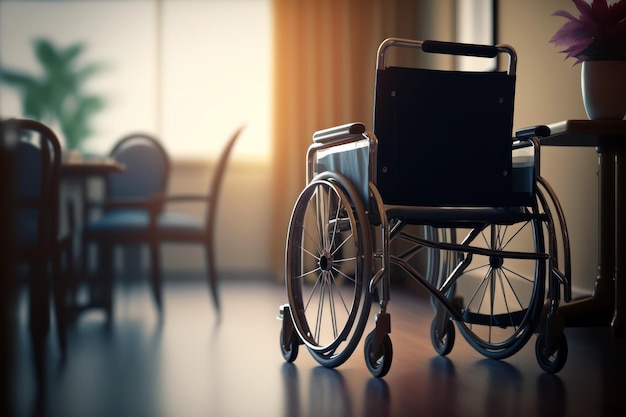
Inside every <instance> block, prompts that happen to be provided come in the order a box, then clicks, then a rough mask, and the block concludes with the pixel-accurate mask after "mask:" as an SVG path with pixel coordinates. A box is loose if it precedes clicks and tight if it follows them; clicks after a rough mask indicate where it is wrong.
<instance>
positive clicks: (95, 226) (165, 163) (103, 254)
mask: <svg viewBox="0 0 626 417" xmlns="http://www.w3.org/2000/svg"><path fill="white" fill-rule="evenodd" d="M109 156H110V157H111V158H113V159H114V160H115V161H117V162H119V163H121V164H122V165H124V170H123V171H122V172H119V173H113V174H110V175H108V176H107V178H106V181H105V187H104V196H103V198H102V199H101V200H98V201H96V200H93V199H87V200H86V202H85V213H84V219H83V225H84V227H83V233H82V268H83V277H88V276H89V264H88V260H89V256H88V255H89V252H88V251H89V247H90V246H91V245H92V244H95V245H96V246H97V257H96V264H97V265H96V273H95V274H94V275H95V277H94V278H95V279H91V280H88V282H89V286H88V288H89V292H90V300H89V302H88V304H89V305H88V306H89V307H101V308H104V309H105V311H106V313H107V317H108V319H109V321H110V320H111V319H112V314H113V290H114V276H113V275H114V270H115V265H114V259H115V257H114V254H115V253H114V250H115V247H116V246H121V245H140V246H142V245H147V246H148V247H149V253H150V256H149V257H150V277H151V287H152V294H153V298H154V302H155V304H156V307H157V310H158V312H159V316H160V315H161V314H162V296H161V275H160V268H158V265H159V251H158V244H157V241H156V238H155V236H156V234H155V232H156V229H155V224H154V221H152V220H153V219H155V216H153V215H151V214H150V213H154V214H155V215H156V214H157V213H158V212H159V211H160V203H159V199H157V198H156V197H158V196H160V195H162V194H164V193H165V190H166V187H167V181H168V177H169V172H170V159H169V156H168V154H167V152H166V150H165V148H164V147H163V146H162V145H161V143H160V142H159V140H157V139H156V138H155V137H154V136H151V135H149V134H144V133H133V134H130V135H127V136H125V137H123V138H122V139H120V140H119V141H118V142H117V143H116V145H115V146H114V147H113V149H112V150H111V152H110V155H109ZM96 211H98V212H99V215H94V213H96Z"/></svg>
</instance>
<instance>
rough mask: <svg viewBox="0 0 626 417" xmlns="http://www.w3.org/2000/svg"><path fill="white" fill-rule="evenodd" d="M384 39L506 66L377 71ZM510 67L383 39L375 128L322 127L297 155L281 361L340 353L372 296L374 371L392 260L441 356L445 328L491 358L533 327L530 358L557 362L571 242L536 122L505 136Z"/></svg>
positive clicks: (501, 49)
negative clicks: (423, 306) (544, 166)
mask: <svg viewBox="0 0 626 417" xmlns="http://www.w3.org/2000/svg"><path fill="white" fill-rule="evenodd" d="M397 48H404V50H406V49H412V50H414V51H415V53H416V54H418V55H424V56H425V54H445V55H453V56H460V57H465V56H469V57H475V58H478V59H482V58H491V59H497V60H501V59H502V58H503V57H508V65H506V67H507V68H506V70H499V69H496V70H486V71H459V70H454V71H452V70H445V69H444V70H442V69H432V68H412V67H411V68H406V67H400V66H391V65H389V66H387V65H386V62H385V61H386V60H387V56H388V52H389V51H391V50H394V49H397ZM475 58H473V59H475ZM498 62H500V61H498ZM516 64H517V57H516V53H515V50H514V49H513V48H512V47H510V46H508V45H496V46H487V45H475V44H462V43H454V42H441V41H430V40H425V41H417V40H408V39H399V38H389V39H386V40H384V41H383V42H382V43H381V44H380V46H379V49H378V55H377V65H376V80H375V85H376V86H375V97H374V107H375V108H374V123H373V132H372V131H367V130H366V127H365V125H364V124H362V123H351V124H346V125H342V126H337V127H332V128H328V129H324V130H320V131H318V132H315V133H314V134H313V143H312V144H311V145H310V147H309V149H308V152H307V159H306V163H307V185H306V187H305V188H304V189H303V190H302V192H301V193H300V195H299V197H298V198H297V200H296V203H295V206H294V208H293V211H292V214H291V219H290V223H289V229H288V234H287V241H286V255H285V285H286V292H287V299H288V302H287V303H286V304H284V305H281V306H280V308H279V317H278V318H279V319H282V326H281V330H280V348H281V353H282V355H283V358H284V359H285V361H287V362H293V361H294V360H295V359H296V357H297V355H298V349H299V347H300V346H301V345H304V346H305V347H306V349H307V350H308V351H309V352H310V354H311V355H312V356H313V358H314V359H315V360H316V361H317V362H318V363H319V364H321V365H323V366H325V367H329V368H334V367H337V366H339V365H341V364H343V363H344V362H345V361H346V360H347V359H348V358H349V357H350V356H351V355H352V353H354V351H355V349H356V347H357V345H358V344H359V342H360V340H361V337H362V336H363V333H364V329H365V327H366V325H367V323H368V321H369V320H370V310H371V307H372V305H375V306H376V305H377V306H378V311H377V312H376V313H375V315H374V322H375V326H374V329H373V330H372V331H371V332H370V333H369V334H368V335H367V336H366V337H365V341H364V344H363V348H364V354H365V363H366V366H367V368H368V369H369V371H370V372H371V374H372V375H373V376H375V377H383V376H385V375H386V374H387V373H388V371H389V370H390V367H391V362H392V357H393V347H392V343H391V338H390V336H389V335H390V332H391V319H390V314H389V313H388V312H387V306H388V303H389V300H390V286H391V273H392V271H393V272H394V273H395V272H396V271H400V272H403V273H406V274H408V276H410V277H412V278H413V279H415V280H416V281H417V282H418V283H419V284H421V285H422V286H423V287H424V288H425V290H427V293H428V294H429V296H430V298H431V304H432V306H433V309H434V318H433V321H432V324H431V327H430V338H431V342H432V344H433V347H434V350H435V351H436V352H437V353H438V354H439V355H447V354H449V353H450V352H451V350H452V348H453V345H454V341H455V332H456V330H455V324H456V328H457V329H458V331H460V333H461V334H462V336H463V337H464V338H465V340H466V341H467V342H468V343H469V345H471V346H472V347H473V348H474V349H475V350H476V351H477V352H479V353H480V354H482V355H484V356H486V357H488V358H492V359H498V360H500V359H505V358H508V357H510V356H512V355H513V354H515V353H517V352H518V351H519V350H520V349H521V348H522V347H524V346H525V344H526V343H527V342H528V341H529V340H530V338H531V336H532V335H533V334H537V338H536V344H535V353H536V358H537V361H538V364H539V365H540V367H541V368H542V369H543V370H544V371H545V372H547V373H556V372H558V371H560V370H561V369H562V367H563V366H564V365H565V362H566V360H567V340H566V338H565V335H564V333H563V327H564V326H563V320H562V319H561V318H560V317H559V311H558V307H559V302H560V300H561V296H563V298H564V299H565V301H567V302H569V301H570V300H571V284H570V276H571V274H570V269H571V267H570V248H569V238H568V234H567V227H566V223H565V217H564V213H563V210H562V208H561V205H560V203H559V201H558V199H557V197H556V195H555V192H554V191H553V189H552V188H551V187H550V185H549V184H548V183H547V182H546V181H545V179H543V178H542V177H541V175H540V170H539V168H540V141H539V138H540V137H541V135H542V131H541V128H540V127H537V128H534V127H530V128H526V129H521V130H519V131H518V132H517V134H516V135H515V136H514V135H513V134H512V126H513V102H514V93H515V69H516ZM499 66H504V65H503V64H499ZM559 254H561V256H560V257H559Z"/></svg>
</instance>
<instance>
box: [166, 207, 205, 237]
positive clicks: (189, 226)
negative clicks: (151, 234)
mask: <svg viewBox="0 0 626 417" xmlns="http://www.w3.org/2000/svg"><path fill="white" fill-rule="evenodd" d="M158 226H159V230H161V231H164V232H168V233H176V234H179V233H185V234H187V233H198V234H200V233H203V232H204V222H203V220H201V219H199V218H197V217H194V216H191V215H187V214H183V213H167V212H165V213H162V214H161V215H160V216H159V220H158Z"/></svg>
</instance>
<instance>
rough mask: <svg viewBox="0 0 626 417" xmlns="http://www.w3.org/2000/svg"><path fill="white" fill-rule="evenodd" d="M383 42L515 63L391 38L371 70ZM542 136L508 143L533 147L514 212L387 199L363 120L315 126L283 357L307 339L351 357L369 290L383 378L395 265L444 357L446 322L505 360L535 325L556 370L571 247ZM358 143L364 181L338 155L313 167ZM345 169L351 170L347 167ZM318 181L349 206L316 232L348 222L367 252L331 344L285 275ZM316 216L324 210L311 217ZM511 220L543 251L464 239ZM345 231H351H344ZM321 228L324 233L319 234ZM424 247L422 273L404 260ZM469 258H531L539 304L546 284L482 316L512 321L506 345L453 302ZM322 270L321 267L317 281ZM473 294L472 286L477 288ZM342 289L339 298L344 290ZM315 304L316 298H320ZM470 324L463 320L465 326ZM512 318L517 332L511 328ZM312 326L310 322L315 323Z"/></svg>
mask: <svg viewBox="0 0 626 417" xmlns="http://www.w3.org/2000/svg"><path fill="white" fill-rule="evenodd" d="M390 47H404V48H418V49H422V51H424V52H432V53H443V54H452V55H462V56H468V55H469V56H478V57H495V56H497V55H498V54H500V53H506V54H508V55H509V65H508V70H507V73H508V74H514V73H515V68H516V63H517V60H516V54H515V51H514V50H513V48H511V47H510V46H508V45H497V46H495V47H494V46H483V45H469V44H459V43H451V42H437V41H413V40H407V39H397V38H391V39H386V40H385V41H383V43H382V44H381V45H380V47H379V50H378V57H377V71H378V70H379V69H382V68H384V67H385V54H386V52H387V50H388V49H389V48H390ZM540 133H541V132H537V131H535V130H532V129H528V130H526V131H524V132H523V134H522V135H518V137H517V138H516V140H515V141H514V142H513V144H512V147H511V149H512V150H516V149H521V148H524V147H528V146H530V147H532V154H533V160H534V171H533V176H532V189H533V192H532V196H531V199H532V209H531V210H530V211H527V210H522V208H520V207H514V208H513V209H509V208H499V207H488V208H484V207H483V208H475V207H473V206H472V207H457V208H450V207H420V208H418V207H403V206H396V205H389V204H385V202H384V200H383V197H382V195H381V192H380V189H379V188H378V186H377V184H378V181H377V180H378V178H377V175H378V145H379V143H378V139H377V137H376V135H375V134H374V133H373V132H368V131H366V128H365V126H364V125H363V124H361V123H351V124H346V125H342V126H337V127H333V128H329V129H325V130H321V131H318V132H315V133H314V135H313V142H314V143H313V144H312V145H311V146H310V147H309V149H308V151H307V161H306V164H307V165H306V166H307V174H306V176H307V187H306V188H305V190H303V192H302V194H301V195H300V197H299V199H298V202H297V203H296V207H294V213H293V214H292V219H291V222H290V231H289V234H288V237H287V254H286V270H285V274H286V284H287V291H288V296H289V298H290V300H289V303H288V304H285V305H282V306H281V307H280V315H279V318H281V319H283V325H282V328H281V336H280V345H281V352H282V354H283V357H284V358H285V360H286V361H288V362H292V361H293V360H295V358H296V356H297V352H298V346H299V345H301V344H305V345H306V347H307V348H308V350H309V351H310V352H311V354H312V355H313V357H314V358H315V359H316V360H317V361H318V362H319V363H321V364H322V365H324V366H327V367H335V366H339V365H340V364H342V363H343V362H344V361H345V360H347V359H348V357H350V355H351V354H352V352H353V350H354V349H355V347H356V344H357V343H358V341H359V339H360V337H361V335H362V332H363V328H364V326H365V321H366V320H368V319H369V308H370V305H371V303H372V301H371V297H372V294H374V293H376V294H377V296H378V304H379V311H378V313H376V315H375V328H374V330H373V331H372V332H371V333H370V334H369V335H368V336H367V338H366V340H365V348H364V350H365V358H366V365H367V367H368V369H369V370H370V372H371V373H372V374H373V375H374V376H376V377H382V376H384V375H385V374H386V373H387V372H388V371H389V369H390V366H391V360H392V346H391V340H390V338H389V333H390V331H391V325H390V321H391V320H390V315H389V313H387V305H388V303H389V300H390V286H391V280H390V279H391V277H390V272H391V266H392V265H395V266H397V267H399V268H401V269H402V270H403V271H404V272H406V273H407V274H408V275H409V276H411V277H412V278H413V279H415V280H416V281H417V282H418V283H419V284H420V285H421V286H423V287H424V288H425V289H426V290H427V291H428V293H429V294H430V295H431V297H432V300H433V307H434V309H435V313H436V314H435V319H434V320H433V323H432V326H431V341H432V342H433V345H434V347H435V350H436V351H437V352H438V353H439V354H440V355H447V354H448V353H449V352H450V351H451V349H452V345H453V343H454V326H453V324H452V321H455V322H457V323H458V324H459V328H460V329H461V331H462V332H463V335H464V336H465V338H466V339H467V340H468V342H470V344H472V346H474V347H475V348H476V350H478V351H479V352H480V353H482V354H484V355H486V356H488V357H491V358H495V359H503V358H506V357H508V356H511V355H512V354H514V353H516V352H517V351H518V350H519V349H521V347H523V346H524V345H525V343H526V342H527V341H528V339H529V338H530V336H531V335H532V334H533V333H534V332H535V330H536V329H537V327H539V336H538V338H537V343H536V355H537V360H538V363H539V364H540V366H541V367H542V368H543V369H544V371H546V372H549V373H555V372H558V371H559V370H560V369H561V368H562V367H563V366H564V364H565V361H566V359H567V341H566V339H565V337H564V334H563V323H562V320H561V319H560V317H559V314H558V306H559V302H560V298H561V291H560V287H561V286H563V297H564V299H565V301H570V300H571V283H570V280H569V277H570V276H571V267H570V257H569V253H570V249H569V237H568V233H567V227H566V224H565V217H564V213H563V210H562V208H561V206H560V203H559V201H558V199H557V197H556V194H555V193H554V190H553V189H552V188H551V187H550V185H549V184H548V183H547V182H546V181H545V179H543V178H542V177H541V176H540V172H539V169H540V146H539V140H538V136H540ZM363 148H366V150H367V156H366V158H367V160H368V165H367V171H368V172H367V173H366V175H367V177H368V180H367V181H364V179H363V178H362V176H363V175H362V174H363V172H362V169H363V167H362V164H359V163H358V157H357V163H356V164H355V163H354V161H353V163H352V166H357V169H356V170H357V171H358V172H354V169H353V170H352V171H350V172H348V173H347V174H346V172H344V170H343V169H342V168H343V166H342V162H341V161H340V162H339V164H338V165H339V170H333V169H330V170H324V171H322V172H320V171H321V170H320V169H319V168H320V166H319V165H320V164H319V163H320V155H323V154H324V153H325V152H326V153H329V152H330V154H333V155H336V154H342V153H341V151H336V150H337V149H339V150H343V151H346V150H347V151H348V152H347V153H343V155H347V156H349V152H360V155H361V157H364V151H363ZM332 150H335V152H331V151H332ZM348 165H350V164H348ZM323 169H324V168H323ZM349 170H350V167H349V168H348V171H349ZM316 185H319V186H320V187H322V189H324V190H327V191H328V198H327V199H326V200H325V201H323V204H324V206H330V205H331V204H330V203H331V201H332V202H333V203H334V202H335V201H334V200H333V199H331V198H330V195H331V192H336V193H337V199H338V200H345V202H346V204H345V205H344V206H342V207H344V209H342V210H343V211H344V212H345V211H352V214H351V213H346V214H341V218H340V214H339V212H340V211H341V210H340V209H339V207H340V204H339V203H341V201H339V203H338V204H337V210H336V212H334V216H335V217H334V219H333V218H332V216H331V220H330V221H329V222H328V224H327V225H325V226H326V227H325V228H323V230H322V228H319V230H320V231H326V230H328V232H329V233H330V229H333V230H332V233H333V238H332V239H333V240H334V236H335V234H336V232H337V231H338V230H340V229H342V227H343V226H342V224H344V223H345V224H347V223H348V222H351V223H353V224H354V225H355V226H356V227H355V228H356V229H358V230H357V232H358V233H357V234H358V235H359V236H358V240H359V241H358V242H357V243H356V246H358V247H361V246H362V247H364V248H365V250H363V252H364V253H359V252H360V250H359V249H358V248H357V253H356V254H355V256H354V259H355V272H354V275H355V276H354V288H355V292H354V294H358V297H359V300H353V303H352V305H351V308H352V309H353V310H350V314H349V315H348V316H349V317H348V318H347V319H346V324H345V327H344V329H343V331H341V332H339V331H338V330H337V329H334V331H333V336H331V337H330V339H331V343H329V344H320V343H318V340H319V339H320V336H319V335H318V334H317V333H316V335H315V336H313V335H311V332H310V331H309V326H308V323H306V319H304V320H303V319H302V316H301V315H302V314H304V311H303V310H305V309H306V307H307V306H308V303H309V302H310V301H311V298H312V294H311V296H310V297H309V299H308V301H307V302H306V305H305V303H304V302H303V301H302V300H300V298H302V294H300V293H299V291H300V290H299V289H298V288H296V289H293V288H292V287H291V279H290V275H292V273H293V271H294V268H295V267H299V268H300V270H302V269H303V268H302V265H295V266H294V265H292V264H293V263H296V264H297V263H298V262H297V261H298V258H297V256H298V255H297V254H296V255H295V256H296V258H295V262H294V261H293V260H292V259H291V257H290V256H293V255H290V250H291V247H292V246H294V245H295V242H294V241H292V240H298V239H300V240H303V239H307V237H306V236H304V237H303V235H302V232H301V231H300V230H299V229H300V228H304V224H303V223H300V220H301V217H304V215H305V214H306V210H307V208H306V207H308V206H307V204H309V203H310V202H311V201H313V200H315V204H313V206H315V205H316V204H319V199H320V196H319V195H318V194H321V192H320V191H319V190H317V189H316V190H313V189H311V187H312V186H316ZM333 190H334V191H333ZM324 192H326V191H324ZM324 198H325V197H324ZM324 198H322V200H324ZM302 201H304V204H305V206H304V208H300V209H299V207H302V204H301V202H302ZM348 206H349V207H348ZM345 208H350V210H345ZM325 209H326V208H325ZM303 210H305V211H303ZM328 210H330V209H328ZM416 210H417V211H416ZM316 213H317V212H316ZM329 213H330V211H329ZM415 213H417V216H418V217H420V218H421V220H420V221H412V220H409V221H407V220H406V219H405V218H404V217H406V216H409V217H410V216H412V215H414V214H415ZM318 216H321V215H319V214H318ZM346 216H347V217H346ZM554 216H556V218H557V219H558V222H557V223H555V222H554ZM342 222H343V223H342ZM517 222H527V223H529V224H532V226H531V227H532V228H533V229H532V236H533V238H534V243H535V245H537V242H539V241H541V242H542V243H541V244H540V245H539V246H540V247H542V246H543V244H544V243H547V250H543V249H541V251H539V252H538V253H533V252H528V251H522V250H494V249H490V248H481V247H478V246H472V245H471V243H472V241H473V240H474V238H476V237H477V236H478V235H479V234H480V233H482V231H483V230H484V229H485V228H486V227H491V226H494V225H500V224H505V225H508V224H513V223H517ZM406 225H420V226H424V234H425V236H424V237H420V236H416V235H414V234H411V233H406V232H404V231H403V229H404V226H406ZM544 227H545V228H546V229H547V230H546V232H547V242H546V241H545V240H544V238H543V233H544ZM457 228H469V229H470V230H471V231H470V232H469V233H468V235H467V238H466V239H465V240H464V241H463V242H461V243H457V242H456V236H455V235H454V236H455V237H454V239H451V238H448V237H446V236H447V235H446V236H443V237H442V234H441V233H446V232H447V231H450V236H452V235H453V231H456V230H457ZM442 231H443V232H442ZM350 232H352V230H351V229H350ZM557 232H560V233H557ZM320 234H322V233H321V232H320ZM559 237H560V239H559ZM399 239H401V240H405V241H407V242H409V243H410V245H412V246H410V247H409V248H408V249H406V250H405V251H403V252H402V253H400V254H399V255H394V254H392V251H391V242H392V241H395V240H399ZM491 240H492V243H493V241H495V240H496V237H494V235H493V234H492V235H491ZM342 244H343V242H342ZM302 245H303V244H302ZM559 246H561V247H562V249H563V268H564V270H563V271H561V269H559V256H558V252H559ZM421 248H427V249H430V250H429V251H428V261H427V272H426V274H422V273H421V272H420V271H418V270H417V269H416V268H415V267H414V266H412V265H411V262H410V261H411V259H412V258H413V257H414V256H415V255H416V253H418V252H419V251H420V250H422V249H421ZM301 250H304V249H301ZM442 251H443V252H445V253H446V254H447V255H446V256H453V257H454V259H453V261H454V262H456V266H455V267H454V268H453V269H452V268H451V266H450V263H448V262H444V263H443V267H442V262H441V258H440V255H439V254H440V253H441V252H442ZM475 255H476V256H484V257H487V258H488V259H489V260H490V262H494V265H495V266H491V267H493V269H495V268H496V267H497V265H496V263H497V262H499V263H500V264H501V263H502V262H503V261H502V259H503V258H504V259H515V260H530V261H534V262H536V265H538V266H536V267H535V268H536V269H535V281H537V279H545V277H547V282H548V291H547V302H546V303H545V305H544V302H543V301H544V300H543V293H544V292H545V282H538V283H536V282H533V283H532V294H531V296H530V298H529V305H528V308H527V309H526V310H524V309H521V311H520V312H519V314H518V316H519V317H518V316H515V314H516V313H513V314H511V313H508V316H507V317H504V318H502V317H500V316H504V314H501V315H500V316H498V315H494V314H493V311H492V313H491V314H490V315H487V316H486V317H488V319H489V320H491V323H488V324H487V326H488V327H489V332H491V328H492V327H501V326H502V325H503V323H502V322H503V321H504V320H509V321H510V326H509V327H514V328H515V329H514V330H513V335H512V336H509V337H510V341H506V343H505V342H502V343H501V344H500V342H498V343H495V342H494V343H491V339H490V338H489V340H486V341H485V340H481V338H480V337H479V336H476V335H474V334H473V333H472V330H471V325H472V324H473V322H472V321H471V320H473V319H474V318H476V317H478V316H481V317H478V319H476V320H479V321H484V320H485V317H482V316H483V315H484V314H483V315H481V314H479V313H474V315H473V316H472V312H470V311H469V310H470V308H469V304H468V305H467V306H464V308H462V307H459V305H458V303H459V301H458V299H457V298H456V297H455V291H456V284H457V281H458V280H459V278H460V277H461V276H462V275H463V274H464V272H465V270H466V269H467V268H468V266H469V265H470V263H471V262H472V258H473V256H475ZM325 256H327V257H323V256H320V258H319V259H318V268H317V269H318V270H320V271H322V270H324V269H326V265H327V263H332V259H333V257H332V254H330V253H329V254H328V255H325ZM361 258H362V259H361ZM316 259H317V258H316ZM498 260H499V261H498ZM322 263H323V266H322ZM546 264H547V268H546ZM541 265H543V267H542V266H541ZM500 266H501V265H500ZM491 267H490V268H491ZM359 268H360V269H362V271H358V270H357V269H359ZM296 269H297V268H296ZM537 270H539V272H537ZM546 270H547V272H545V273H541V271H546ZM328 271H330V272H329V275H331V274H333V271H331V267H330V266H328ZM368 271H371V278H367V279H365V278H360V277H358V276H357V275H359V274H360V273H361V272H362V273H363V274H364V276H365V277H369V276H370V272H368ZM323 272H324V271H322V272H320V277H321V276H322V274H323ZM304 275H306V274H304V273H303V272H300V274H299V275H298V276H297V277H296V278H298V279H304V278H303V276H304ZM424 275H425V276H424ZM540 275H543V276H540ZM325 276H326V275H325ZM361 279H362V281H361ZM500 279H502V278H500ZM298 285H299V284H298ZM316 285H317V284H316ZM481 285H482V284H481ZM360 286H362V287H363V288H364V289H366V291H364V292H363V293H364V294H361V289H360V288H359V287H360ZM320 291H321V290H320ZM476 291H478V288H477V289H476ZM485 291H486V290H485ZM337 293H338V292H337ZM294 294H295V295H294ZM328 294H329V295H328V297H331V298H332V297H333V296H334V295H333V294H334V293H332V290H329V293H328ZM339 295H340V296H341V294H339ZM539 296H541V297H539ZM320 297H322V296H320ZM515 297H516V298H517V297H518V295H517V294H515ZM505 298H506V297H505ZM320 300H323V299H322V298H320ZM342 302H343V304H344V306H345V305H346V303H345V301H344V300H343V299H342ZM518 302H519V300H518ZM348 304H350V303H348ZM355 306H356V307H355ZM319 308H320V307H318V312H317V315H318V317H317V320H320V315H321V313H320V310H319ZM492 308H493V306H492ZM346 309H347V307H346ZM479 309H480V308H479ZM295 310H297V311H295ZM507 310H508V306H507ZM333 314H334V313H333ZM513 316H515V317H513ZM468 317H474V318H470V319H469V321H468ZM498 320H500V322H499V321H498ZM518 321H519V322H518ZM303 322H304V323H303ZM514 322H515V323H514ZM467 323H469V324H470V326H466V324H467ZM476 324H477V325H483V324H485V323H479V322H478V321H477V322H476ZM504 324H505V325H504V327H507V326H508V324H506V323H504ZM518 324H519V328H516V327H517V325H518ZM522 324H524V326H522ZM340 325H341V324H339V325H337V323H333V326H334V327H340ZM314 327H317V324H316V325H315V326H314ZM316 332H317V330H316ZM489 337H491V336H489ZM342 343H346V346H345V347H340V346H341V344H342ZM342 349H343V350H342Z"/></svg>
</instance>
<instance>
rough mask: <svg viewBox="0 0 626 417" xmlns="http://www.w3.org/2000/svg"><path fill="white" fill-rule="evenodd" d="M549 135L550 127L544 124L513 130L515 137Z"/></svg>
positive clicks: (541, 136)
mask: <svg viewBox="0 0 626 417" xmlns="http://www.w3.org/2000/svg"><path fill="white" fill-rule="evenodd" d="M546 136H550V128H549V127H548V126H545V125H537V126H529V127H523V128H521V129H517V131H516V132H515V137H516V138H521V139H523V138H530V137H540V138H543V137H546Z"/></svg>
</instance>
